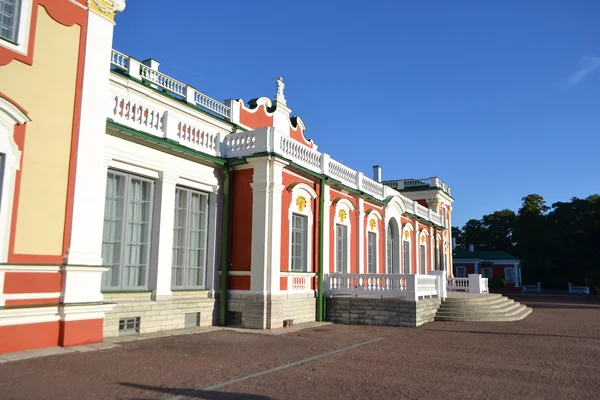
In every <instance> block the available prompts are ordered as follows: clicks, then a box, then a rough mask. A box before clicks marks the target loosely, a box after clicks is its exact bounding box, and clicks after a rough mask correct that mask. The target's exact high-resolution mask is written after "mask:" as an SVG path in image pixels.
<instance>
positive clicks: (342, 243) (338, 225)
mask: <svg viewBox="0 0 600 400" xmlns="http://www.w3.org/2000/svg"><path fill="white" fill-rule="evenodd" d="M334 204H335V217H334V221H333V225H334V226H333V229H334V231H333V232H334V235H335V236H334V238H335V242H334V251H335V253H334V256H333V258H334V266H335V272H337V273H349V272H350V234H351V228H352V224H351V223H350V221H351V211H354V205H353V204H352V203H351V202H350V201H348V200H346V199H337V200H336V201H334Z"/></svg>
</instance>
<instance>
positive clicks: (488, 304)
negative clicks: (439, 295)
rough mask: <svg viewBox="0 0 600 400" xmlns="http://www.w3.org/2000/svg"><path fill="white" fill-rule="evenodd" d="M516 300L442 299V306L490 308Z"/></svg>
mask: <svg viewBox="0 0 600 400" xmlns="http://www.w3.org/2000/svg"><path fill="white" fill-rule="evenodd" d="M513 302H514V300H512V299H508V298H506V297H504V298H494V299H492V300H489V301H486V302H481V301H479V302H462V303H459V302H453V301H447V300H444V301H442V304H441V306H442V307H447V308H464V307H477V308H479V307H490V308H494V307H501V306H503V305H505V304H509V303H513Z"/></svg>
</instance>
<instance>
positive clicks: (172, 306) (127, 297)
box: [104, 291, 219, 337]
mask: <svg viewBox="0 0 600 400" xmlns="http://www.w3.org/2000/svg"><path fill="white" fill-rule="evenodd" d="M150 296H151V294H150V292H146V293H105V294H104V302H105V303H116V305H115V306H114V308H113V309H112V310H111V311H110V312H109V313H107V314H106V316H105V317H104V337H110V336H118V335H119V319H121V318H136V317H140V331H139V333H151V332H158V331H167V330H173V329H182V328H186V327H189V326H212V325H216V324H218V322H219V308H218V302H217V301H216V300H215V299H213V298H210V297H209V294H208V292H207V291H182V292H174V293H173V296H171V297H170V298H168V299H160V300H157V301H154V300H152V299H151V298H150ZM196 313H200V321H199V322H200V324H199V325H197V322H198V320H197V314H196ZM186 314H188V318H187V319H188V323H187V324H186ZM194 314H195V315H194Z"/></svg>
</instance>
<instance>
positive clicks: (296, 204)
mask: <svg viewBox="0 0 600 400" xmlns="http://www.w3.org/2000/svg"><path fill="white" fill-rule="evenodd" d="M287 190H288V191H289V192H290V193H291V194H292V196H291V202H290V206H289V209H288V243H287V248H288V257H287V262H288V265H287V271H288V272H289V273H294V274H298V273H310V272H312V271H313V261H314V260H313V254H312V249H313V241H314V233H313V232H314V214H313V210H312V209H313V200H314V199H316V198H317V192H315V190H314V189H313V188H312V187H311V186H309V185H308V184H306V183H304V182H296V183H293V184H291V185H289V186H288V189H287ZM294 214H297V215H302V216H305V217H306V222H307V224H306V236H305V239H306V246H305V247H304V252H305V259H306V268H305V270H304V271H299V270H294V269H292V254H293V250H292V246H293V243H292V236H293V232H292V228H293V215H294ZM282 245H285V244H284V243H282Z"/></svg>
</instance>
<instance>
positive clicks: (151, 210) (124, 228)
mask: <svg viewBox="0 0 600 400" xmlns="http://www.w3.org/2000/svg"><path fill="white" fill-rule="evenodd" d="M109 174H114V175H118V176H122V177H124V178H125V179H126V185H125V193H124V195H123V199H124V200H123V208H124V209H123V219H122V224H123V226H122V227H121V230H122V232H121V254H120V257H119V258H120V260H119V261H120V271H119V274H120V276H119V285H117V286H107V285H106V283H105V279H106V274H107V272H108V271H106V272H103V273H102V284H101V290H102V291H103V292H131V291H139V290H147V289H148V288H149V282H150V279H149V278H150V273H151V268H152V262H151V260H150V256H151V251H150V250H151V248H152V239H153V237H152V234H153V232H152V228H153V222H154V221H153V219H154V205H155V199H154V194H155V186H156V182H155V180H153V179H149V178H147V177H144V176H141V175H138V174H133V173H129V172H126V171H121V170H116V169H112V168H109V169H108V171H107V173H106V182H107V187H108V175H109ZM132 179H137V180H140V181H142V182H147V183H149V184H150V193H149V210H148V228H147V247H148V248H147V249H146V261H147V262H146V270H145V271H144V282H143V284H142V285H138V286H124V285H123V281H124V279H123V277H124V274H125V260H126V257H125V254H126V252H127V248H128V247H129V243H131V242H128V241H127V236H128V234H129V233H131V231H130V227H129V225H130V224H129V219H128V218H129V201H130V197H129V194H130V193H129V192H130V184H131V180H132ZM105 202H106V189H105ZM103 219H104V222H103V223H104V224H106V206H105V210H104V215H103ZM105 229H106V225H104V226H103V232H102V258H103V259H102V263H103V264H104V265H105V266H106V265H108V263H107V260H105V259H104V242H105V239H104V238H105V236H104V235H105Z"/></svg>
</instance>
